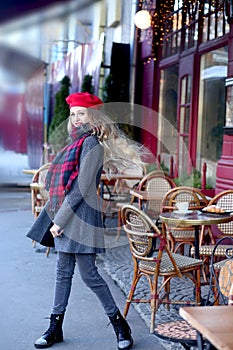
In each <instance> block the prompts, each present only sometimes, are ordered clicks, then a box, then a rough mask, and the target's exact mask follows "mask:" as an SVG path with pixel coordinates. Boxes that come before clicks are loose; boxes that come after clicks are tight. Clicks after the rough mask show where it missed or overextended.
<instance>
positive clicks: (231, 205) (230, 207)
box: [191, 190, 233, 280]
mask: <svg viewBox="0 0 233 350" xmlns="http://www.w3.org/2000/svg"><path fill="white" fill-rule="evenodd" d="M214 204H215V205H217V206H218V207H220V208H222V209H224V210H226V211H232V212H233V190H226V191H223V192H220V193H218V194H217V195H216V196H215V197H214V198H212V199H211V200H210V202H209V204H208V206H211V205H214ZM209 215H212V214H211V213H210V214H209ZM216 226H217V227H208V229H209V230H210V231H211V232H212V235H211V244H209V245H205V244H203V239H202V238H201V239H200V247H199V254H200V257H201V259H202V260H203V261H204V265H205V271H206V276H208V275H209V265H210V257H211V255H212V252H213V250H214V254H215V255H214V256H215V262H216V263H217V261H220V260H223V259H225V257H226V251H227V249H228V248H232V247H233V246H232V245H229V244H219V245H218V246H217V248H215V244H216V241H217V240H218V239H220V238H223V237H225V236H230V237H233V221H230V222H228V223H224V224H219V225H216ZM205 229H206V227H205V226H203V227H202V234H201V236H202V235H203V231H204V230H205ZM214 229H215V230H217V232H216V234H214V232H213V231H214ZM214 248H215V249H214ZM191 254H194V249H193V248H192V249H191ZM206 276H204V277H205V279H206V280H207V277H206Z"/></svg>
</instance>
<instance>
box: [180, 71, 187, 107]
mask: <svg viewBox="0 0 233 350" xmlns="http://www.w3.org/2000/svg"><path fill="white" fill-rule="evenodd" d="M180 103H181V104H182V105H183V104H185V103H186V77H184V78H182V81H181V101H180Z"/></svg>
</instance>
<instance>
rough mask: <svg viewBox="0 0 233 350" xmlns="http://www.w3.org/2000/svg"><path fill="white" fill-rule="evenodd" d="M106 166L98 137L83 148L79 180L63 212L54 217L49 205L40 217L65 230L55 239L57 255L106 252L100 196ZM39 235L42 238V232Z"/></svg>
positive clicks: (62, 207)
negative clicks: (58, 253)
mask: <svg viewBox="0 0 233 350" xmlns="http://www.w3.org/2000/svg"><path fill="white" fill-rule="evenodd" d="M102 166H103V147H102V146H101V145H100V144H99V142H98V140H97V138H96V137H95V136H89V137H87V138H86V139H85V140H84V142H83V145H82V150H81V154H80V159H79V173H78V176H77V178H76V179H75V180H74V182H73V183H72V187H71V190H70V191H69V193H68V194H67V195H66V197H65V200H64V201H63V203H62V205H61V207H60V209H59V210H58V212H57V213H56V214H55V215H54V214H53V213H52V212H51V211H50V202H49V201H48V202H47V204H46V206H45V208H44V209H43V211H42V212H41V214H40V215H39V218H38V219H40V220H43V216H44V217H46V216H47V217H48V216H49V218H50V219H51V220H52V221H53V223H55V224H57V225H59V226H60V227H61V229H63V230H64V233H63V235H62V236H61V237H56V238H55V239H54V242H55V249H56V250H57V251H61V252H66V253H84V254H87V253H89V254H91V253H101V252H103V251H104V228H103V219H102V213H101V202H100V198H99V196H98V195H97V187H98V185H99V182H100V176H101V172H102ZM38 219H37V220H38ZM38 226H39V225H38V224H37V231H38ZM42 226H43V225H42ZM38 234H39V235H41V232H38ZM28 237H30V238H32V239H35V233H34V235H33V237H32V234H31V235H30V236H29V235H28ZM35 240H37V239H35Z"/></svg>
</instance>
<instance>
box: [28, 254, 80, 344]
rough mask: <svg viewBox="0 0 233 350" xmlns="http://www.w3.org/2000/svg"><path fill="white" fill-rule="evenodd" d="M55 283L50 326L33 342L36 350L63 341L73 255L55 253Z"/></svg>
mask: <svg viewBox="0 0 233 350" xmlns="http://www.w3.org/2000/svg"><path fill="white" fill-rule="evenodd" d="M57 254H58V255H57V268H56V283H55V291H54V302H53V308H52V313H51V315H50V326H49V328H48V329H47V331H46V332H45V333H43V335H42V336H41V337H40V338H38V339H37V340H36V342H35V344H34V345H35V347H36V348H37V349H45V348H48V347H50V346H52V345H53V344H54V343H60V342H62V341H63V331H62V323H63V319H64V313H65V311H66V306H67V304H68V300H69V296H70V290H71V285H72V277H73V274H74V268H75V255H74V254H67V253H60V252H58V253H57Z"/></svg>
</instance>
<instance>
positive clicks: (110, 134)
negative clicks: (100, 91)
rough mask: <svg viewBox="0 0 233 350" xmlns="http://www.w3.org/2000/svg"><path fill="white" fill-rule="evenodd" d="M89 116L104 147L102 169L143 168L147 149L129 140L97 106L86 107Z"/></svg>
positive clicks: (69, 124) (68, 126) (119, 170)
mask: <svg viewBox="0 0 233 350" xmlns="http://www.w3.org/2000/svg"><path fill="white" fill-rule="evenodd" d="M87 110H88V115H89V117H90V121H89V125H90V127H91V129H92V131H93V135H96V137H97V138H98V140H99V143H100V144H101V145H102V146H103V148H104V165H103V170H104V171H105V172H106V173H108V174H111V173H123V172H125V171H126V170H127V169H130V168H139V167H141V168H142V170H143V169H144V168H145V162H144V161H143V159H142V158H143V156H145V155H148V153H149V152H148V150H146V148H145V147H144V146H142V145H141V144H138V143H137V142H135V141H133V140H131V139H130V138H129V137H127V136H126V135H125V134H124V133H123V132H122V131H121V130H120V129H119V127H118V125H117V123H116V122H114V121H113V120H111V119H110V118H109V117H108V116H107V115H106V114H105V113H103V112H102V111H101V110H99V109H98V108H87ZM67 129H68V132H69V133H70V132H71V129H72V124H71V121H70V118H69V121H68V125H67Z"/></svg>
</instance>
